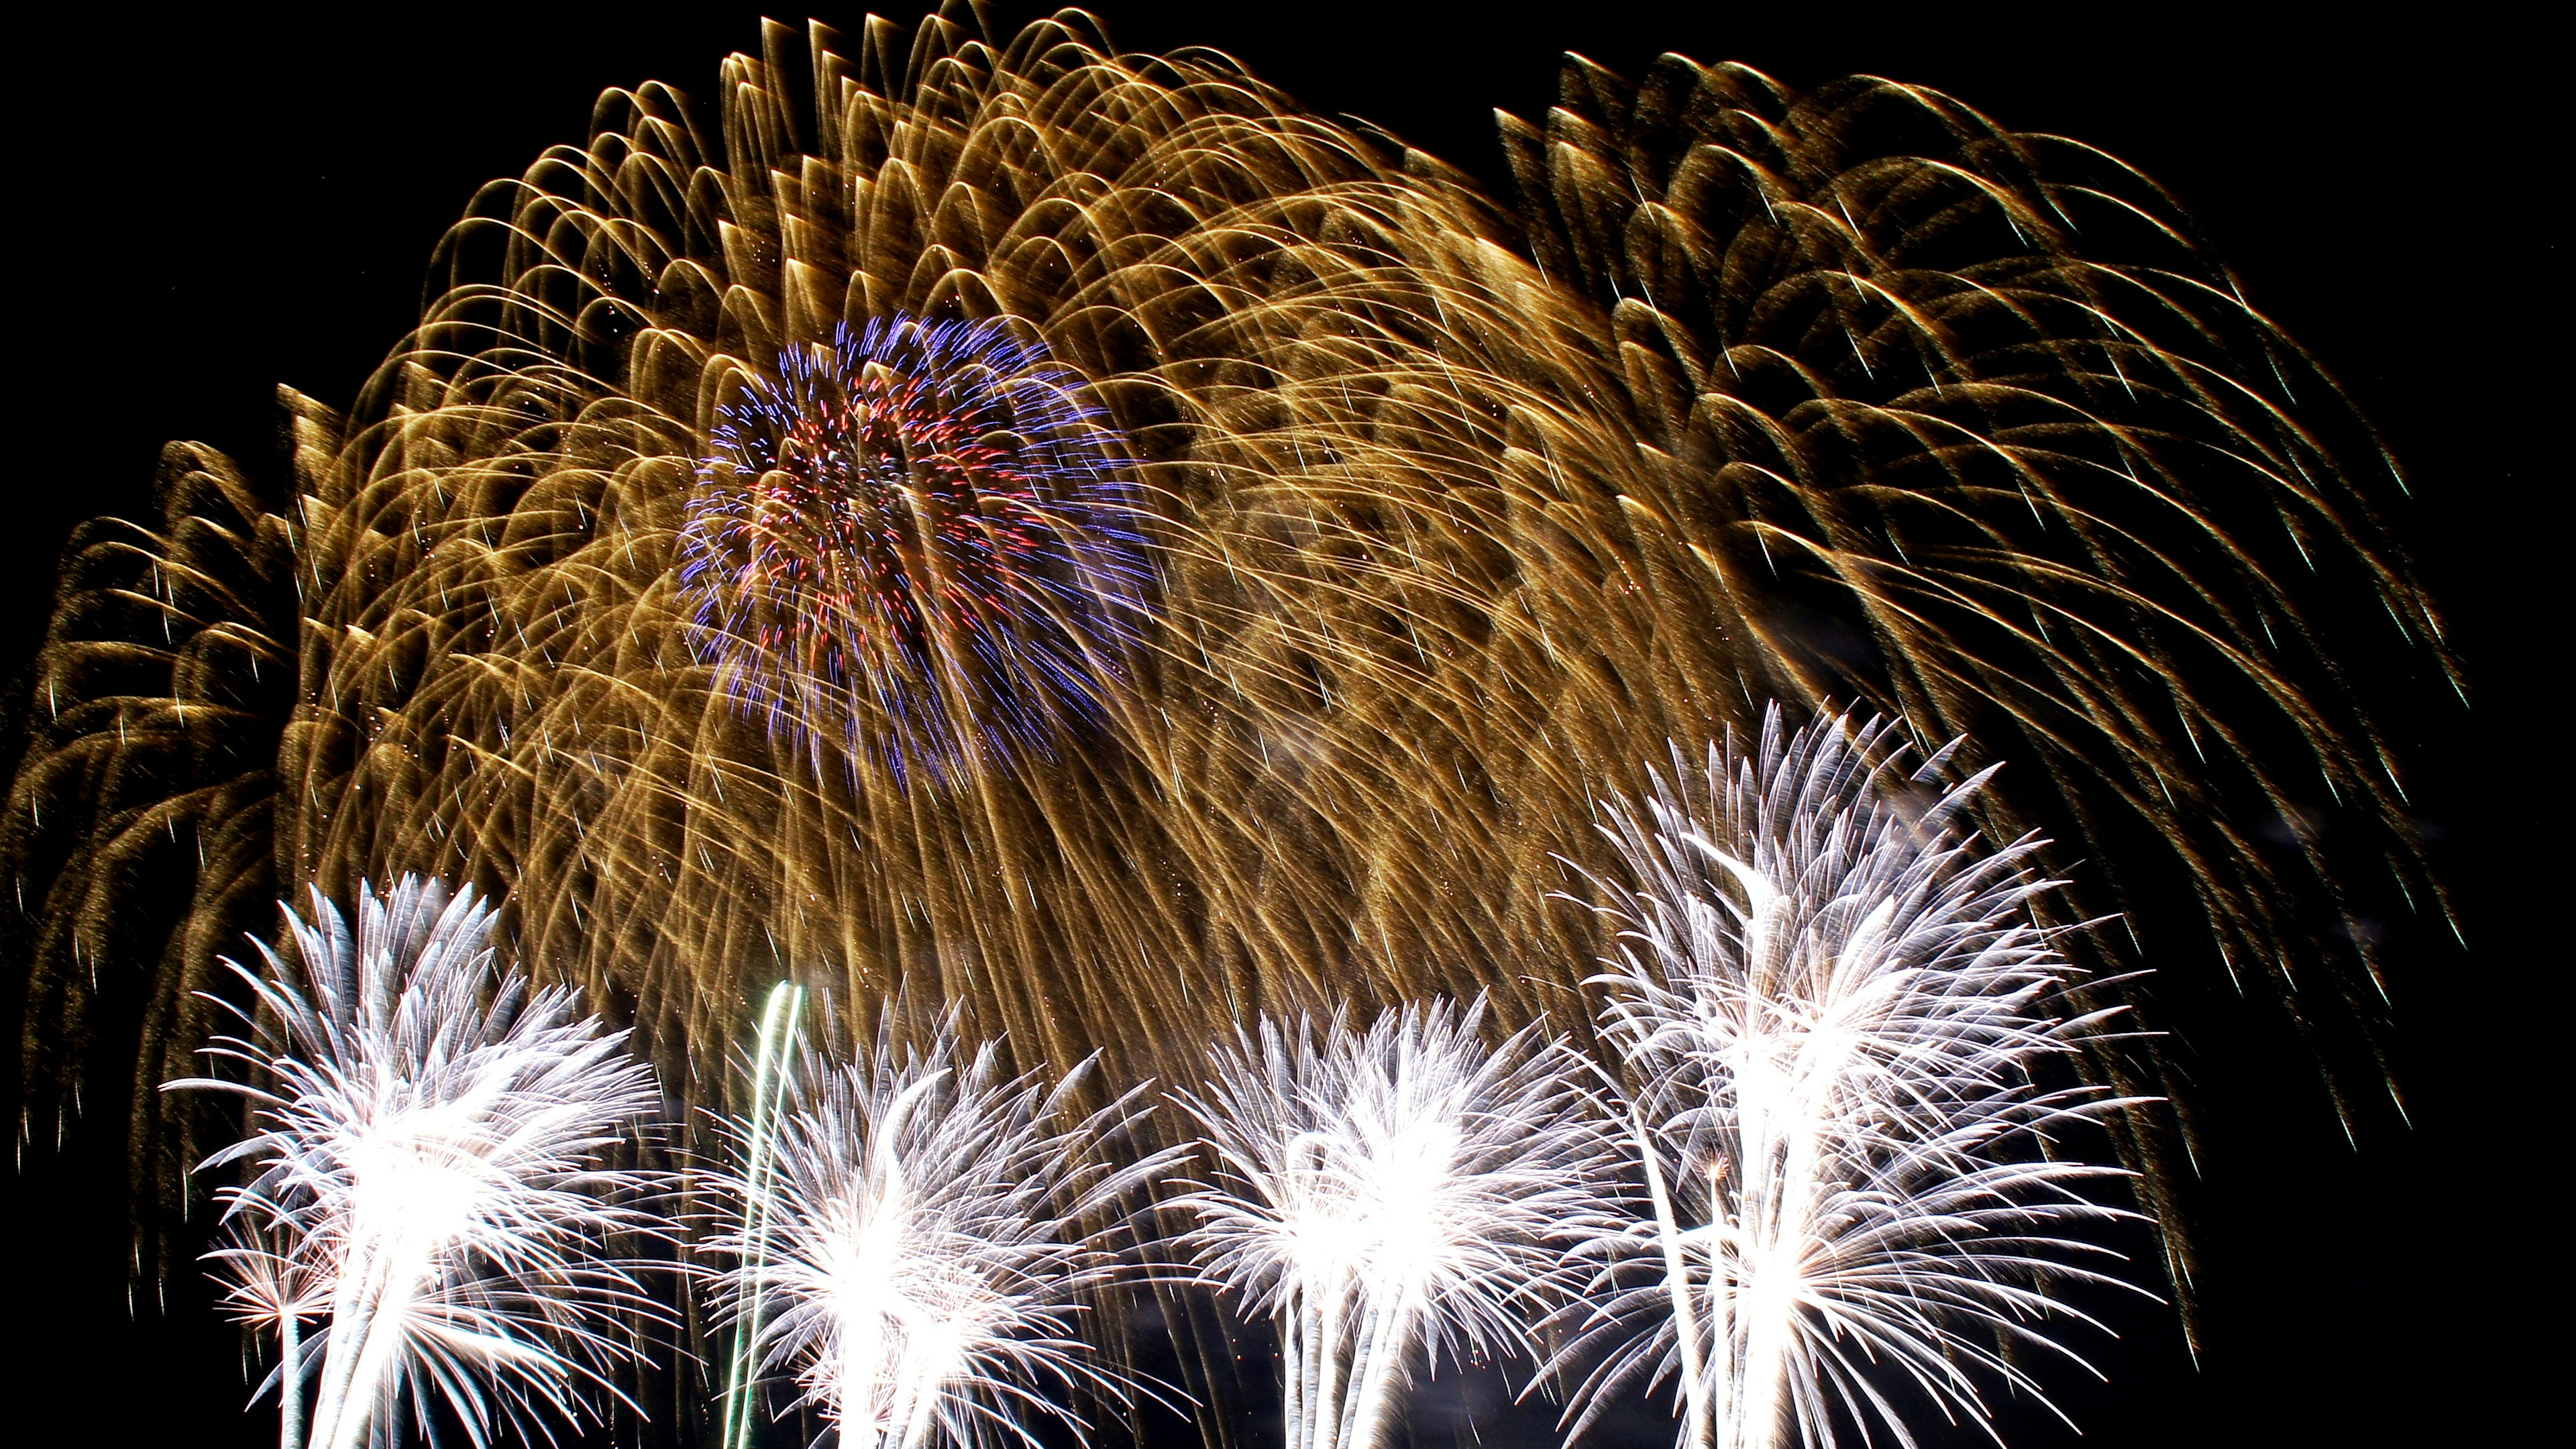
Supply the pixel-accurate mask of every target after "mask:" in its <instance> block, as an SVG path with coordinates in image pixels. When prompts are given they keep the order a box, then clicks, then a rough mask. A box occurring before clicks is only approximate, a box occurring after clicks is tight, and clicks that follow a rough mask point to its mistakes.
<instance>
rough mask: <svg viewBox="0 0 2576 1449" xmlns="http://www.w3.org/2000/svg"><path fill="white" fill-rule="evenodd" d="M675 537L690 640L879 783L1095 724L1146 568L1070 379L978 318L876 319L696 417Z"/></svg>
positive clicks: (751, 381)
mask: <svg viewBox="0 0 2576 1449" xmlns="http://www.w3.org/2000/svg"><path fill="white" fill-rule="evenodd" d="M718 417H719V419H720V421H719V422H718V423H717V424H716V427H715V429H714V430H713V432H712V433H711V434H710V435H709V438H708V456H707V457H706V459H705V460H704V462H703V463H702V464H701V465H700V473H699V486H698V489H697V490H696V491H695V492H694V493H693V494H692V495H691V496H690V498H689V502H688V510H687V522H686V523H685V524H684V525H683V527H682V528H681V530H680V539H679V547H680V556H681V559H682V563H681V565H680V574H679V576H680V581H681V585H682V588H683V591H684V592H685V593H686V594H687V595H688V597H689V598H690V599H692V600H693V601H694V609H693V617H694V620H695V623H696V625H697V629H698V632H697V634H696V635H695V638H694V643H695V645H696V648H697V650H698V654H699V657H700V658H702V659H704V660H706V661H707V662H709V663H711V664H713V665H714V666H715V668H716V682H717V687H718V688H719V689H722V690H724V691H725V692H727V693H729V694H731V695H732V696H733V697H734V698H736V699H737V700H738V701H740V703H741V704H742V705H743V706H744V707H745V708H746V709H748V710H749V711H750V712H752V713H753V714H754V715H756V716H757V717H758V718H759V719H760V720H761V721H762V722H763V723H764V724H765V725H766V726H767V728H768V729H769V731H770V732H771V733H772V734H773V735H775V734H781V733H793V734H799V735H804V736H807V737H809V738H810V737H811V736H812V735H814V734H817V733H820V734H822V735H825V736H838V737H839V738H838V739H837V740H836V742H837V743H840V744H842V745H843V746H845V747H846V748H847V749H848V750H851V751H858V750H869V749H872V750H875V751H877V752H879V753H880V754H881V755H882V756H883V758H884V759H885V761H886V764H887V765H888V767H889V768H890V769H891V770H892V771H893V772H894V773H895V774H896V775H897V776H898V777H901V776H904V775H906V774H908V773H909V772H910V771H911V770H913V769H917V768H923V767H927V768H930V769H932V770H934V771H937V770H940V769H943V768H947V767H949V766H950V763H951V762H953V761H954V759H955V758H956V756H957V754H958V753H959V752H960V751H961V750H963V749H970V748H973V747H975V744H976V742H977V741H979V740H980V741H982V742H983V743H984V746H985V747H986V748H989V749H996V750H1000V751H1001V752H1003V753H1005V754H1007V753H1009V752H1010V751H1011V750H1012V749H1013V748H1021V749H1025V748H1030V747H1043V746H1044V745H1045V743H1046V742H1047V741H1048V740H1050V739H1051V738H1053V736H1054V734H1055V732H1056V731H1057V730H1059V729H1061V728H1063V727H1065V726H1066V725H1068V724H1072V723H1076V722H1081V721H1096V720H1097V718H1098V717H1099V714H1100V701H1099V695H1100V691H1101V690H1102V688H1103V687H1104V686H1105V685H1106V684H1108V683H1112V682H1114V681H1116V680H1117V679H1118V678H1119V676H1120V674H1121V672H1122V670H1121V667H1120V665H1119V663H1118V661H1119V660H1120V659H1121V658H1123V657H1124V656H1125V655H1126V654H1127V652H1128V651H1129V650H1130V649H1131V648H1132V646H1133V644H1134V642H1135V638H1136V632H1137V626H1138V625H1139V624H1140V623H1141V622H1142V619H1141V613H1142V609H1143V604H1142V598H1143V594H1144V591H1145V587H1146V584H1147V582H1148V572H1147V568H1146V565H1145V562H1144V558H1143V553H1142V545H1143V539H1142V537H1141V536H1140V535H1139V534H1138V533H1137V532H1136V531H1135V523H1134V521H1133V520H1134V517H1135V513H1134V506H1133V492H1134V489H1133V485H1132V484H1131V483H1130V482H1128V481H1127V479H1126V477H1125V475H1126V473H1127V472H1128V471H1129V470H1131V469H1132V468H1133V467H1134V466H1135V465H1134V464H1133V463H1132V462H1129V461H1127V460H1126V459H1125V458H1124V457H1123V456H1122V454H1121V452H1120V451H1119V449H1118V447H1117V446H1116V444H1115V443H1114V441H1113V435H1112V434H1111V433H1110V432H1109V431H1108V430H1107V429H1106V428H1105V427H1104V426H1103V425H1102V422H1101V419H1102V414H1101V412H1100V410H1099V409H1098V408H1097V407H1095V406H1092V405H1089V404H1088V403H1086V402H1085V401H1084V400H1083V397H1082V383H1081V379H1080V377H1079V376H1078V375H1077V374H1075V373H1073V372H1071V371H1070V370H1068V369H1065V368H1062V367H1057V366H1054V365H1052V364H1050V363H1049V362H1048V361H1047V356H1046V349H1045V347H1044V346H1043V345H1042V344H1039V343H1034V342H1025V341H1021V340H1018V339H1016V338H1014V337H1013V336H1012V335H1011V333H1010V331H1009V330H1008V329H1007V328H1006V327H1005V326H1004V325H1003V324H1001V323H999V322H941V323H926V322H922V321H919V320H917V319H914V318H910V317H900V316H898V317H895V318H892V319H882V318H881V319H876V320H872V321H870V322H869V323H868V324H867V326H866V327H865V328H864V329H863V330H857V331H853V330H851V329H850V328H847V327H843V328H841V329H840V330H839V331H838V333H837V335H836V336H835V337H834V338H833V340H832V341H831V342H830V343H828V344H817V345H813V346H808V347H795V348H790V349H788V350H787V351H786V352H784V353H782V354H781V355H780V356H779V358H778V365H777V368H776V370H775V375H774V376H773V377H750V378H747V379H745V381H744V382H743V383H742V390H741V394H740V396H739V397H738V398H737V399H736V400H734V401H732V402H728V403H726V404H724V405H723V406H722V407H721V408H720V409H719V411H718Z"/></svg>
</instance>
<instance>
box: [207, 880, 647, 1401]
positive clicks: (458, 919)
mask: <svg viewBox="0 0 2576 1449" xmlns="http://www.w3.org/2000/svg"><path fill="white" fill-rule="evenodd" d="M494 915H495V911H494V908H493V907H492V906H491V905H489V904H488V903H485V902H482V901H478V900H476V899H475V897H474V894H473V892H472V891H470V890H469V891H462V892H459V893H458V894H457V895H456V896H455V897H454V898H453V899H452V900H451V899H449V898H448V896H447V894H446V892H445V890H444V889H443V888H442V887H440V886H438V885H437V884H435V883H433V882H429V881H425V880H421V879H419V878H416V877H406V878H405V879H404V880H403V881H402V882H401V883H400V884H398V885H397V886H395V888H394V889H393V890H392V891H391V892H390V893H389V894H386V895H384V896H382V897H379V896H377V895H375V894H373V893H372V892H368V893H364V894H362V895H361V898H360V902H359V907H358V924H357V930H356V932H355V933H354V934H352V932H351V931H350V930H349V928H348V925H347V923H346V921H345V920H344V919H343V917H342V916H341V915H340V913H339V911H338V910H337V909H335V908H334V907H333V906H332V905H331V904H330V903H329V902H328V901H327V900H325V899H323V898H322V897H321V896H320V895H318V894H317V895H315V896H314V898H313V901H312V907H311V914H310V915H308V916H304V917H297V916H294V915H292V914H290V915H289V916H288V922H289V925H290V927H291V929H292V931H293V937H294V946H293V949H292V950H291V951H288V952H286V953H284V954H283V955H281V954H280V953H277V952H273V951H271V950H269V949H268V947H267V946H266V945H265V944H262V945H261V947H260V951H261V955H262V957H263V958H264V959H265V961H266V963H267V967H268V969H267V971H266V972H264V973H254V972H250V971H247V970H245V971H244V972H243V975H244V976H245V978H246V979H247V980H248V981H249V983H250V985H251V987H252V990H253V992H254V993H255V995H256V998H257V1001H258V1009H257V1012H256V1014H255V1017H254V1018H253V1019H254V1020H255V1021H256V1022H257V1023H258V1024H259V1027H260V1029H259V1031H258V1033H257V1038H256V1040H242V1039H226V1040H224V1041H223V1042H222V1043H221V1044H219V1045H218V1046H217V1047H216V1048H215V1053H216V1055H218V1056H219V1057H225V1058H230V1059H231V1060H233V1061H236V1062H239V1063H241V1064H243V1065H245V1066H247V1067H248V1068H249V1069H250V1070H251V1072H252V1073H253V1074H254V1077H255V1078H256V1079H257V1080H259V1081H261V1082H264V1083H265V1084H266V1085H261V1086H253V1085H244V1084H242V1083H235V1082H222V1081H213V1080H206V1079H192V1080H187V1081H182V1082H175V1083H172V1084H171V1085H172V1086H174V1087H202V1088H213V1089H218V1090H223V1091H229V1092H237V1093H240V1094H243V1095H245V1096H247V1097H249V1098H250V1099H251V1101H252V1102H254V1103H255V1104H256V1111H255V1113H254V1117H253V1121H254V1125H255V1126H256V1127H257V1129H258V1130H257V1131H256V1133H255V1134H254V1135H252V1136H251V1137H249V1138H247V1139H245V1140H244V1141H242V1142H240V1143H238V1144H236V1145H234V1146H232V1147H230V1148H227V1149H225V1150H224V1151H222V1152H219V1153H217V1154H216V1155H215V1157H214V1158H213V1159H212V1160H211V1161H210V1162H208V1163H207V1166H209V1167H216V1166H223V1165H227V1164H235V1163H239V1164H244V1165H245V1166H246V1167H247V1169H248V1172H249V1174H250V1179H249V1182H248V1184H247V1185H245V1186H240V1187H231V1188H226V1189H223V1190H222V1191H221V1192H220V1193H219V1194H218V1197H219V1198H220V1199H221V1200H222V1201H223V1203H224V1213H225V1217H226V1219H227V1221H228V1223H230V1224H231V1225H232V1226H233V1230H234V1232H235V1234H236V1238H237V1241H236V1242H235V1243H234V1244H233V1245H231V1246H229V1247H227V1248H225V1249H222V1250H219V1251H218V1252H217V1253H216V1254H215V1255H214V1262H215V1269H216V1272H217V1275H218V1276H219V1277H221V1278H222V1279H224V1280H225V1281H226V1282H227V1284H228V1287H229V1300H228V1301H229V1302H230V1303H231V1304H232V1305H233V1306H234V1308H235V1310H236V1313H237V1316H240V1317H243V1318H245V1319H246V1320H248V1321H250V1322H252V1323H253V1324H254V1325H255V1326H272V1327H275V1328H276V1329H277V1330H278V1334H279V1339H280V1347H281V1355H280V1358H281V1362H280V1366H279V1373H278V1378H279V1380H280V1395H281V1398H282V1399H283V1401H284V1405H285V1415H284V1421H285V1427H284V1431H283V1438H282V1441H281V1442H282V1443H283V1444H285V1445H286V1446H287V1449H296V1446H297V1445H299V1444H309V1445H311V1446H314V1449H353V1446H356V1445H359V1444H365V1443H392V1442H395V1441H396V1439H397V1438H398V1437H399V1433H400V1430H399V1426H400V1424H401V1422H402V1419H403V1416H404V1413H405V1410H406V1408H408V1410H409V1411H410V1414H411V1416H412V1417H413V1418H414V1420H415V1421H417V1422H420V1423H423V1424H426V1423H430V1422H432V1419H433V1416H434V1415H435V1414H436V1413H437V1412H438V1409H439V1406H440V1405H442V1404H443V1405H444V1406H445V1408H446V1410H447V1411H448V1412H449V1413H450V1414H451V1415H452V1419H453V1422H456V1423H458V1424H460V1425H461V1426H462V1428H463V1431H464V1432H465V1434H466V1435H467V1436H468V1437H469V1438H470V1439H471V1440H472V1441H473V1442H474V1443H475V1444H476V1445H478V1446H479V1445H483V1444H487V1443H490V1442H493V1441H494V1437H495V1435H501V1436H503V1437H524V1436H525V1435H526V1434H529V1433H533V1432H537V1431H539V1428H540V1425H541V1423H542V1421H544V1420H547V1419H560V1420H572V1421H578V1420H580V1419H582V1418H584V1417H587V1416H588V1415H589V1412H590V1409H589V1397H590V1395H591V1394H593V1393H599V1392H604V1393H612V1394H613V1393H614V1392H615V1389H614V1388H613V1386H612V1385H611V1384H610V1382H609V1380H608V1378H607V1377H606V1376H605V1375H606V1372H607V1371H608V1370H609V1369H611V1368H612V1367H614V1366H616V1365H617V1364H619V1363H621V1362H623V1361H624V1360H626V1359H627V1358H628V1357H630V1356H631V1354H632V1342H633V1339H632V1335H631V1334H630V1333H629V1332H628V1320H629V1319H630V1318H631V1317H632V1316H633V1315H634V1314H635V1313H637V1312H639V1311H649V1300H647V1299H646V1297H645V1296H644V1294H643V1292H642V1289H641V1287H640V1286H639V1284H638V1282H637V1280H636V1278H635V1276H634V1274H633V1272H632V1270H631V1268H630V1267H629V1265H627V1264H624V1263H622V1262H620V1261H619V1260H617V1259H615V1258H614V1257H611V1256H609V1254H608V1251H607V1250H608V1244H609V1242H610V1241H611V1240H612V1239H615V1238H618V1237H620V1236H622V1235H626V1234H631V1233H635V1232H638V1231H653V1230H654V1229H655V1228H656V1227H657V1220H656V1219H654V1218H653V1217H652V1216H651V1215H649V1214H648V1213H646V1212H643V1211H641V1210H639V1209H637V1208H635V1207H633V1206H630V1205H627V1204H626V1203H625V1202H624V1201H623V1200H624V1199H627V1198H631V1197H634V1196H636V1195H638V1194H640V1193H642V1192H644V1191H646V1190H648V1189H649V1188H650V1186H651V1181H650V1179H649V1178H647V1177H645V1176H643V1175H640V1174H637V1173H633V1172H625V1171H615V1170H611V1169H609V1168H608V1167H606V1166H604V1165H603V1162H604V1159H605V1157H606V1155H607V1154H608V1153H609V1152H610V1151H611V1150H612V1149H613V1148H614V1147H615V1146H616V1144H618V1143H619V1142H620V1141H622V1140H624V1139H626V1138H627V1137H629V1136H630V1135H631V1133H632V1130H633V1125H632V1124H633V1123H634V1122H635V1121H636V1120H637V1119H639V1118H641V1117H643V1116H645V1115H646V1114H648V1113H650V1112H652V1111H653V1110H654V1109H655V1108H657V1107H658V1106H659V1104H660V1094H659V1092H658V1091H657V1090H656V1088H655V1086H654V1083H653V1078H652V1074H651V1072H650V1071H649V1070H648V1069H647V1068H645V1067H644V1066H643V1065H641V1064H640V1063H637V1062H635V1061H633V1060H631V1059H629V1058H628V1057H627V1056H626V1054H625V1051H624V1036H625V1034H624V1033H623V1032H607V1031H603V1030H602V1029H601V1028H600V1025H599V1023H598V1022H597V1021H596V1020H595V1019H592V1018H588V1017H582V1016H578V1015H577V1014H576V1010H575V998H574V996H573V994H572V993H571V992H569V991H567V990H565V989H563V988H559V987H558V988H552V989H548V990H542V991H535V992H531V991H530V990H529V988H528V986H527V983H526V982H525V980H524V979H522V978H520V977H518V976H517V975H515V974H512V973H505V972H500V971H496V969H495V966H494V950H493V947H492V946H491V944H490V940H489V938H490V935H491V930H492V924H493V918H494ZM312 1317H327V1318H328V1319H329V1326H328V1328H327V1329H326V1330H325V1332H324V1334H323V1336H322V1338H321V1340H320V1342H319V1344H318V1345H317V1347H318V1353H315V1352H307V1351H306V1350H305V1348H304V1346H303V1343H302V1334H301V1321H302V1320H303V1319H305V1318H312ZM316 1359H318V1364H316V1363H315V1362H314V1360H316ZM308 1371H313V1372H315V1373H316V1375H317V1378H318V1382H317V1384H316V1386H315V1391H314V1396H313V1417H312V1421H311V1428H310V1435H309V1438H303V1439H299V1438H298V1437H297V1436H298V1433H299V1431H300V1430H301V1428H302V1423H301V1421H302V1406H303V1387H304V1386H303V1380H304V1378H305V1376H306V1374H307V1372H308Z"/></svg>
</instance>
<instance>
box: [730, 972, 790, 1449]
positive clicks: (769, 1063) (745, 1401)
mask: <svg viewBox="0 0 2576 1449" xmlns="http://www.w3.org/2000/svg"><path fill="white" fill-rule="evenodd" d="M804 1004H805V990H804V988H803V987H800V986H798V985H796V984H795V983H793V982H789V981H781V982H779V983H778V984H777V985H776V986H773V987H771V988H770V989H769V1004H768V1005H767V1006H765V1007H763V1008H762V1009H761V1013H760V1040H759V1045H758V1047H757V1048H756V1049H755V1051H754V1054H753V1057H752V1067H751V1124H750V1126H749V1127H748V1128H746V1129H745V1131H744V1134H743V1173H742V1197H743V1205H742V1252H741V1257H742V1266H743V1268H744V1270H745V1271H744V1272H743V1274H742V1275H741V1278H740V1286H739V1287H738V1289H737V1290H736V1292H735V1294H734V1302H733V1318H734V1325H735V1327H734V1349H733V1366H732V1369H731V1374H730V1377H728V1378H727V1380H726V1382H725V1397H724V1419H723V1424H722V1427H721V1429H720V1431H719V1432H720V1433H721V1434H722V1436H723V1437H722V1438H721V1440H720V1441H719V1442H720V1444H721V1449H748V1446H749V1445H750V1443H751V1402H752V1392H753V1381H754V1378H755V1377H756V1373H755V1368H754V1366H755V1364H756V1363H757V1362H758V1352H757V1345H758V1343H759V1339H760V1296H759V1294H758V1293H757V1292H756V1291H754V1284H756V1283H757V1282H758V1280H759V1275H760V1270H761V1269H762V1268H764V1267H766V1266H767V1265H768V1262H769V1192H770V1187H771V1185H772V1183H773V1182H774V1181H775V1180H776V1178H777V1173H778V1165H777V1162H776V1160H775V1157H774V1148H775V1142H774V1138H775V1135H776V1129H777V1119H778V1114H779V1113H780V1112H782V1111H784V1110H785V1108H786V1105H787V1094H788V1091H789V1089H790V1088H791V1087H792V1086H793V1085H794V1083H795V1074H794V1072H793V1071H792V1070H791V1069H790V1064H791V1063H792V1061H793V1060H794V1058H795V1055H796V1037H797V1028H798V1026H799V1025H800V1023H799V1020H798V1017H799V1015H800V1012H801V1009H802V1007H803V1006H804Z"/></svg>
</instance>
